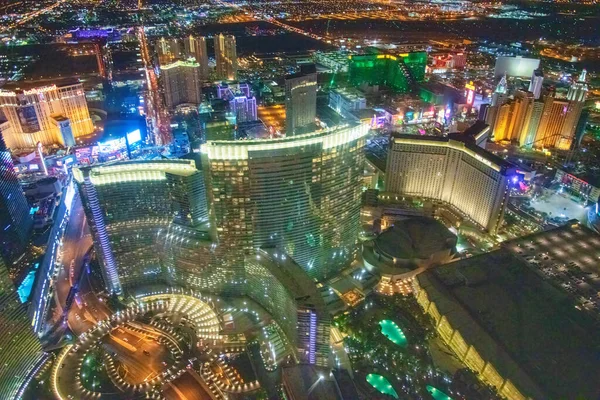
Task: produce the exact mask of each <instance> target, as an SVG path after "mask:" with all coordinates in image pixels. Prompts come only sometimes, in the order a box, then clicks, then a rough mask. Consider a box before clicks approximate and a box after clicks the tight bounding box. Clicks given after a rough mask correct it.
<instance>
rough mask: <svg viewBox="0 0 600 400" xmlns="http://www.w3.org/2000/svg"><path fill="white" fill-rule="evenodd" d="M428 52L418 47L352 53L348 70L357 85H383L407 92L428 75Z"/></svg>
mask: <svg viewBox="0 0 600 400" xmlns="http://www.w3.org/2000/svg"><path fill="white" fill-rule="evenodd" d="M426 65H427V53H425V52H422V51H418V52H411V53H402V54H399V55H397V56H396V55H390V54H362V55H353V56H350V63H349V66H348V72H349V75H350V79H349V80H350V83H351V84H352V85H354V86H361V85H365V84H366V85H370V86H373V85H381V86H386V87H389V88H391V89H393V90H394V91H396V92H399V93H408V92H411V91H413V90H414V89H415V88H416V84H417V83H419V82H423V80H424V79H425V67H426Z"/></svg>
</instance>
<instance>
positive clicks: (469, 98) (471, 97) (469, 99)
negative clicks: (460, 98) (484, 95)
mask: <svg viewBox="0 0 600 400" xmlns="http://www.w3.org/2000/svg"><path fill="white" fill-rule="evenodd" d="M474 98H475V92H474V91H472V90H468V91H467V104H468V105H472V104H473V100H474Z"/></svg>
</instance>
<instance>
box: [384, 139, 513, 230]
mask: <svg viewBox="0 0 600 400" xmlns="http://www.w3.org/2000/svg"><path fill="white" fill-rule="evenodd" d="M515 173H516V170H515V169H514V168H513V166H512V165H511V164H509V163H507V162H506V161H504V160H502V159H501V158H499V157H497V156H495V155H493V154H491V153H489V152H487V151H485V150H484V149H482V148H480V147H478V146H476V145H474V144H470V143H466V142H463V141H459V140H454V139H449V138H441V137H433V136H423V137H415V136H413V135H399V136H397V137H393V138H392V139H391V143H390V149H389V151H388V159H387V167H386V191H388V192H391V193H397V194H401V195H406V196H416V197H422V198H428V199H433V200H438V201H442V202H444V203H447V204H450V205H451V206H453V207H456V208H457V209H458V210H459V211H461V212H462V213H463V214H464V215H465V216H466V217H468V219H470V220H471V221H473V222H475V223H476V224H478V225H479V226H481V227H483V228H485V229H486V230H487V231H489V232H492V233H495V232H497V230H498V228H499V227H500V226H501V225H502V220H503V215H504V209H505V207H506V202H507V199H508V189H509V181H510V179H511V178H512V176H514V174H515Z"/></svg>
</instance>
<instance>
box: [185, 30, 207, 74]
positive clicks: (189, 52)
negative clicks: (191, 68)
mask: <svg viewBox="0 0 600 400" xmlns="http://www.w3.org/2000/svg"><path fill="white" fill-rule="evenodd" d="M183 48H184V53H185V57H186V58H187V59H190V58H193V59H194V60H196V62H197V63H198V65H199V66H200V71H199V73H200V79H202V80H206V79H208V72H209V69H208V52H207V51H206V38H204V37H202V36H199V37H195V36H192V35H190V36H188V37H186V38H184V39H183Z"/></svg>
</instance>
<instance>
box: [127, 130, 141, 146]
mask: <svg viewBox="0 0 600 400" xmlns="http://www.w3.org/2000/svg"><path fill="white" fill-rule="evenodd" d="M141 140H142V133H141V132H140V130H139V129H136V130H135V131H132V132H129V133H127V141H128V142H129V144H134V143H137V142H140V141H141Z"/></svg>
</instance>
